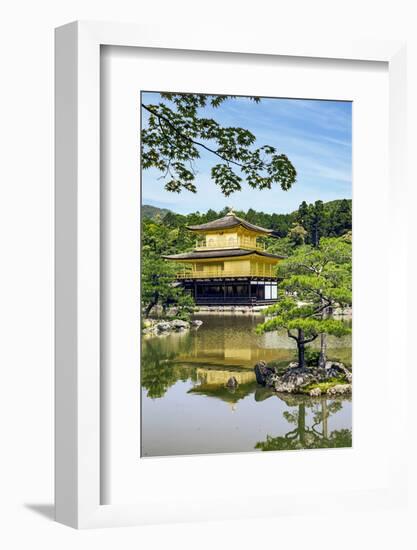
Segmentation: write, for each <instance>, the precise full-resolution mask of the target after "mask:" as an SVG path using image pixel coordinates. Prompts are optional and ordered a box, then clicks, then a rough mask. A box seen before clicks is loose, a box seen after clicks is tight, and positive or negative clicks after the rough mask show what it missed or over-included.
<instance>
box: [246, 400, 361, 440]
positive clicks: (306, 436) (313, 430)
mask: <svg viewBox="0 0 417 550" xmlns="http://www.w3.org/2000/svg"><path fill="white" fill-rule="evenodd" d="M267 397H268V396H266V395H265V396H264V398H267ZM279 398H280V399H282V400H283V401H284V402H285V403H286V404H287V405H288V406H289V407H294V410H293V411H284V413H283V416H284V418H285V419H286V420H287V422H288V423H289V424H294V425H295V428H294V429H293V430H291V431H289V432H287V433H286V434H285V435H283V436H277V437H272V436H270V435H268V436H267V438H266V440H265V441H259V442H258V443H257V444H256V445H255V449H259V450H261V451H290V450H296V449H324V448H340V447H351V446H352V431H351V430H348V429H341V430H333V431H331V432H329V429H328V420H329V418H330V416H331V415H332V414H334V413H336V412H338V411H340V410H341V409H342V403H341V399H338V398H333V399H331V400H329V399H326V398H324V397H322V398H315V399H312V398H311V397H309V396H301V395H283V394H280V396H279ZM343 399H344V400H345V401H346V397H344V398H343ZM309 410H311V412H312V413H313V415H312V423H311V425H310V426H308V424H307V412H308V411H309Z"/></svg>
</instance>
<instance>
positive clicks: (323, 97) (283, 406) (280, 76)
mask: <svg viewBox="0 0 417 550" xmlns="http://www.w3.org/2000/svg"><path fill="white" fill-rule="evenodd" d="M159 36H163V39H162V38H159ZM404 81H405V54H404V45H403V44H401V43H391V42H386V41H379V42H378V41H371V42H350V43H349V42H346V43H342V42H341V43H338V44H330V43H329V44H326V43H320V42H311V41H304V42H303V41H300V42H297V44H296V45H294V44H288V43H280V41H279V40H278V41H277V40H275V39H272V38H267V37H260V36H256V40H255V38H253V40H252V41H248V40H247V37H246V36H243V34H242V35H239V33H238V32H237V33H236V34H234V35H233V36H231V35H230V34H227V33H221V32H220V33H219V36H216V37H215V38H214V37H213V36H212V35H211V34H210V32H208V31H207V32H206V31H205V30H204V29H199V32H198V33H197V34H196V35H195V36H193V35H190V36H187V37H186V38H185V37H179V36H177V35H175V33H173V32H169V30H168V31H167V32H165V31H164V33H162V34H159V33H158V32H153V31H152V30H151V29H150V28H146V29H145V28H142V27H137V26H130V25H118V24H109V23H72V24H69V25H66V26H64V27H61V28H59V29H57V31H56V515H57V520H58V521H61V522H63V523H66V524H68V525H71V526H73V527H96V526H97V527H98V526H106V525H128V524H140V523H152V522H161V521H165V522H171V521H188V520H189V521H197V520H201V519H226V518H237V517H256V516H265V514H266V515H279V514H284V513H285V514H288V513H297V510H299V506H300V502H302V503H303V507H304V508H305V507H307V508H308V506H310V505H312V504H313V503H314V507H315V510H320V509H323V510H325V509H326V506H327V505H328V501H329V498H331V499H332V502H333V503H337V505H339V506H341V507H342V508H343V510H346V511H347V510H349V509H352V510H353V509H354V510H358V509H361V508H363V509H364V510H365V509H366V508H367V507H369V506H373V507H382V506H400V505H402V503H403V502H404V499H405V488H406V478H405V474H404V469H403V468H402V465H403V464H404V463H405V461H406V457H405V455H404V447H403V441H404V433H402V430H403V428H401V426H404V422H403V421H404V418H405V415H406V408H405V407H402V408H398V409H397V408H395V409H393V408H387V406H386V403H387V399H388V390H389V384H388V381H389V366H390V364H393V363H394V362H395V364H396V375H395V376H396V377H397V380H398V382H396V384H397V386H396V387H397V396H398V398H399V399H400V398H401V399H405V393H406V392H405V388H406V370H405V365H406V361H405V359H404V358H405V356H406V349H407V343H406V342H405V334H406V331H405V330H404V326H405V322H406V315H405V305H404V303H403V302H402V301H401V300H397V299H394V298H395V296H397V295H398V280H399V279H400V280H402V282H403V284H402V285H401V288H402V289H403V290H402V291H403V292H406V272H405V262H404V256H403V254H404V252H403V251H402V250H401V248H400V247H398V246H396V243H397V242H398V236H399V235H401V231H402V228H403V223H404V222H403V219H404V212H405V205H406V197H405V195H404V193H402V189H405V185H406V183H405V178H404V175H403V171H402V165H403V162H404V160H403V154H404V153H403V152H404V150H405V130H404V127H405V117H406V113H405V109H404V102H403V99H404V93H405V91H404ZM381 218H383V219H386V220H390V222H389V228H388V226H386V227H381V224H380V220H381ZM376 225H378V227H380V229H379V230H378V231H380V232H382V233H384V235H383V238H382V237H381V238H377V237H376V235H375V226H376ZM387 258H390V261H389V262H388V261H385V260H384V259H387ZM393 265H395V273H394V270H393V269H392V267H391V266H393ZM381 297H383V299H382V298H381ZM393 319H395V320H396V321H395V323H394V322H393ZM381 334H386V335H387V337H386V338H384V339H383V341H381ZM390 429H395V431H396V434H397V437H398V440H397V443H396V445H395V446H393V445H391V444H390V443H389V440H388V439H387V437H386V433H388V432H387V430H390ZM239 479H240V480H242V479H245V483H241V482H238V481H237V480H239ZM335 480H337V483H335Z"/></svg>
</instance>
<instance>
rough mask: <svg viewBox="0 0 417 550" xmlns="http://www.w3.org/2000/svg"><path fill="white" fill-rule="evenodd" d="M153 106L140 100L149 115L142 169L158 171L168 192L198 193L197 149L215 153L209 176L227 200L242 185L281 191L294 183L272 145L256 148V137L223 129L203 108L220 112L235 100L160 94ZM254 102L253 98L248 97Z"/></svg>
mask: <svg viewBox="0 0 417 550" xmlns="http://www.w3.org/2000/svg"><path fill="white" fill-rule="evenodd" d="M160 96H161V101H160V102H159V103H157V104H146V103H143V102H142V109H143V111H144V112H145V113H146V114H147V117H146V119H145V127H144V128H143V129H142V133H141V137H142V168H143V169H144V170H146V169H148V168H151V167H152V168H156V169H157V170H159V171H161V172H162V177H163V178H164V179H165V180H166V184H165V188H166V189H167V190H168V191H173V192H177V193H179V192H181V191H182V190H183V189H187V190H188V191H191V192H193V193H195V192H196V186H195V176H196V169H195V166H194V163H195V161H196V160H197V159H198V158H199V157H200V151H201V150H205V151H207V152H209V153H211V154H212V155H213V158H215V159H216V163H215V164H214V165H213V166H212V168H211V177H212V179H213V181H214V182H215V184H216V185H218V186H219V187H220V189H221V191H222V193H223V194H224V195H225V196H229V195H230V194H232V193H233V192H235V191H240V190H241V188H242V182H243V181H246V183H247V184H248V185H249V186H250V187H253V188H256V189H271V187H272V185H273V184H277V185H279V186H280V187H281V188H282V189H283V190H284V191H286V190H288V189H290V188H291V186H292V185H293V184H294V183H295V181H296V175H297V173H296V170H295V168H294V166H293V165H292V163H291V162H290V160H289V159H288V158H287V156H286V155H285V154H283V153H278V152H277V151H276V149H275V148H274V147H272V146H270V145H262V146H261V147H255V142H256V136H255V135H254V134H253V133H252V132H250V131H249V130H247V129H245V128H239V127H225V126H222V125H220V124H219V123H218V122H217V121H216V120H214V119H213V118H206V117H205V116H203V115H202V113H201V110H202V109H204V108H205V107H211V108H214V109H217V108H219V107H220V106H221V105H222V104H223V103H224V102H225V101H228V100H231V99H234V97H233V96H219V95H204V94H178V93H161V94H160ZM251 99H252V100H253V101H255V102H256V103H257V102H259V101H260V99H259V98H257V97H252V98H251Z"/></svg>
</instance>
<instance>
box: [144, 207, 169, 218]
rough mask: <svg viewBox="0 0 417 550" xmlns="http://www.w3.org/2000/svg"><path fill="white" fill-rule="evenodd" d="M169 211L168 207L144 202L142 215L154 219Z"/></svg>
mask: <svg viewBox="0 0 417 550" xmlns="http://www.w3.org/2000/svg"><path fill="white" fill-rule="evenodd" d="M168 212H171V210H168V208H158V207H157V206H151V205H150V204H144V205H143V206H142V216H143V217H144V218H149V219H151V220H154V219H155V218H157V217H159V218H161V219H162V218H163V217H164V216H165V215H166V214H168Z"/></svg>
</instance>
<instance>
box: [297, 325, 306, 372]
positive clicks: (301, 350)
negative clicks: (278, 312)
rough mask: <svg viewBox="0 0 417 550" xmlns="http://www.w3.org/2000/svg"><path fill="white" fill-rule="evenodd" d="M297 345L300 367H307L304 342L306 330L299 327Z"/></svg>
mask: <svg viewBox="0 0 417 550" xmlns="http://www.w3.org/2000/svg"><path fill="white" fill-rule="evenodd" d="M297 347H298V367H299V368H300V369H304V368H305V359H304V355H305V344H304V331H303V330H301V329H298V338H297Z"/></svg>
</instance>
